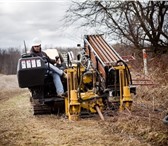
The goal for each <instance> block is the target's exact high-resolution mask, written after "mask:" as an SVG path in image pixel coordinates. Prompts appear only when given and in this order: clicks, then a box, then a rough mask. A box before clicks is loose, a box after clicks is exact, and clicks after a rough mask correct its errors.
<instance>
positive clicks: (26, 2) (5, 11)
mask: <svg viewBox="0 0 168 146" xmlns="http://www.w3.org/2000/svg"><path fill="white" fill-rule="evenodd" d="M70 4H71V0H55V1H54V0H52V1H51V0H49V1H47V0H39V1H36V2H34V1H33V0H22V1H21V0H20V1H18V0H12V1H8V0H4V1H2V0H0V48H9V47H16V48H23V47H24V45H23V41H24V40H25V41H26V45H27V47H28V48H30V46H31V42H32V40H33V38H34V37H39V38H40V39H41V41H42V46H43V47H45V46H47V47H55V46H58V47H60V46H61V47H72V46H76V44H77V43H81V44H82V43H83V36H84V35H85V34H86V33H88V32H87V30H85V29H84V28H83V29H77V28H76V26H70V27H63V26H64V22H63V21H61V20H62V19H63V17H64V15H65V11H66V10H67V9H68V7H69V6H70ZM82 45H83V44H82Z"/></svg>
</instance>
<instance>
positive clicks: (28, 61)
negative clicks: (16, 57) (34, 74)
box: [26, 60, 31, 68]
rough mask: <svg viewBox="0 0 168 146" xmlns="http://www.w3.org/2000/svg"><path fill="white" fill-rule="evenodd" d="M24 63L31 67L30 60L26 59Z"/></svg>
mask: <svg viewBox="0 0 168 146" xmlns="http://www.w3.org/2000/svg"><path fill="white" fill-rule="evenodd" d="M26 65H27V68H31V63H30V60H26Z"/></svg>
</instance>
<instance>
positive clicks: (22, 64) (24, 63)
mask: <svg viewBox="0 0 168 146" xmlns="http://www.w3.org/2000/svg"><path fill="white" fill-rule="evenodd" d="M21 67H22V69H25V68H26V62H25V61H24V60H22V61H21Z"/></svg>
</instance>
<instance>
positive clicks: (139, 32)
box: [65, 0, 168, 53]
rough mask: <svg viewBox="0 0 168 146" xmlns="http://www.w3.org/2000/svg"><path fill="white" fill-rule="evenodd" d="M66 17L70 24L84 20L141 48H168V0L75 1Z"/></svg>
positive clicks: (91, 25) (155, 49)
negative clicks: (142, 0)
mask: <svg viewBox="0 0 168 146" xmlns="http://www.w3.org/2000/svg"><path fill="white" fill-rule="evenodd" d="M65 20H66V22H67V23H68V24H73V23H74V22H76V21H77V20H78V21H80V20H82V21H81V22H82V24H81V26H90V27H92V28H95V29H96V30H97V31H98V32H100V33H105V34H109V35H110V36H112V38H113V39H116V40H120V41H121V42H122V43H126V44H133V45H134V46H135V47H136V48H138V49H142V48H144V47H145V46H147V45H148V46H150V47H151V49H152V51H154V52H155V53H157V52H158V51H161V50H163V49H164V51H167V50H168V2H167V1H147V2H140V1H104V0H97V1H93V0H85V1H84V2H73V4H72V5H71V6H70V8H69V9H68V10H67V15H66V16H65ZM102 28H103V29H102Z"/></svg>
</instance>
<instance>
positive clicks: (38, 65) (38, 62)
mask: <svg viewBox="0 0 168 146" xmlns="http://www.w3.org/2000/svg"><path fill="white" fill-rule="evenodd" d="M36 63H37V67H41V61H40V59H38V60H36Z"/></svg>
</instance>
